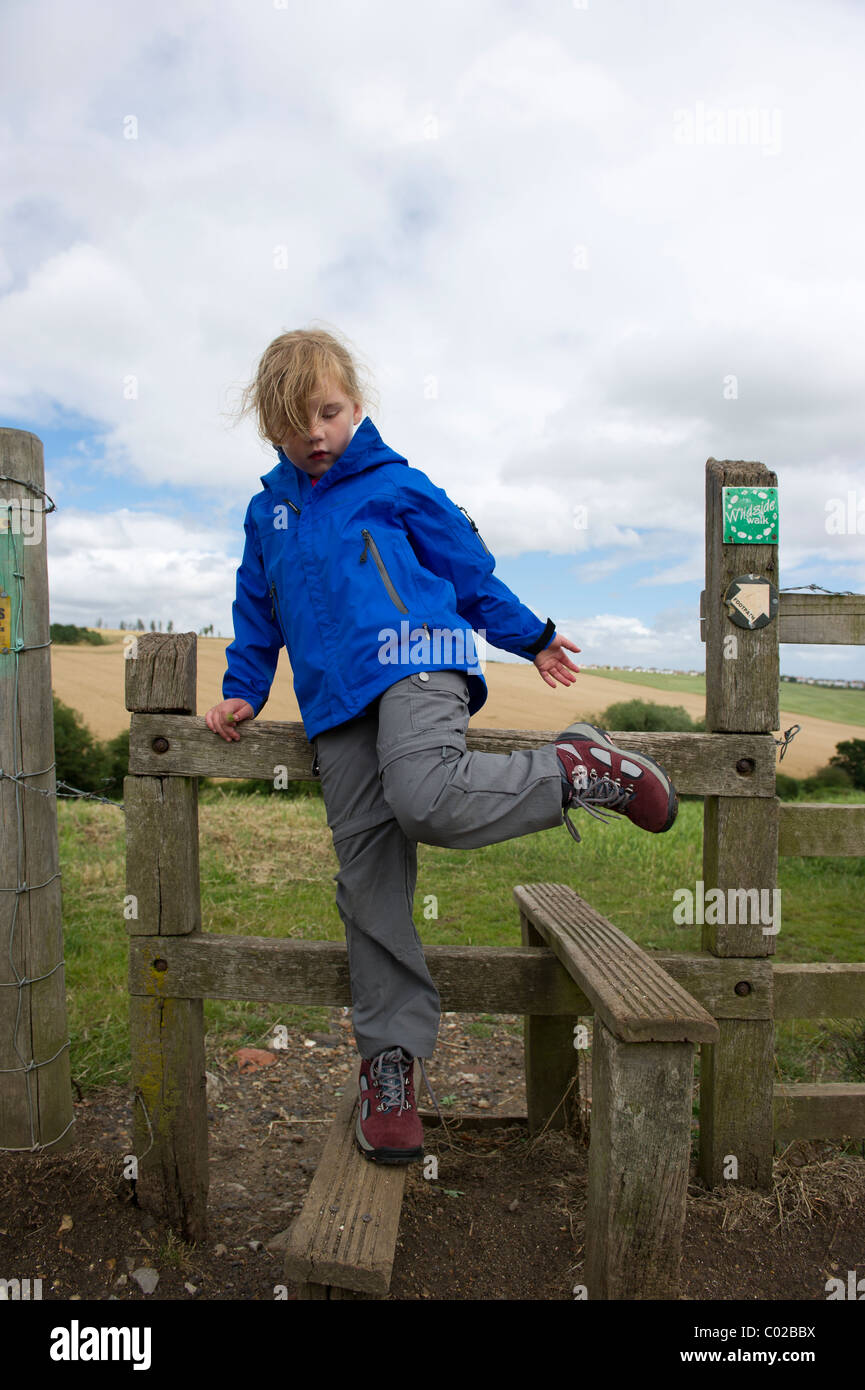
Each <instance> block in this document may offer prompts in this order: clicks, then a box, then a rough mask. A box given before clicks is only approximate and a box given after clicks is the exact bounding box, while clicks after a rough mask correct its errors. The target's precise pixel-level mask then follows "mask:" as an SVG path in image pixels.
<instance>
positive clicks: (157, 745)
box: [151, 738, 168, 753]
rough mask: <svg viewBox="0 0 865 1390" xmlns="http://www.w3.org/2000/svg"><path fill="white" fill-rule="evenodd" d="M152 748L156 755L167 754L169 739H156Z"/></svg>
mask: <svg viewBox="0 0 865 1390" xmlns="http://www.w3.org/2000/svg"><path fill="white" fill-rule="evenodd" d="M151 747H152V749H153V751H154V753H167V752H168V739H167V738H155V739H154V740H153V743H152V744H151Z"/></svg>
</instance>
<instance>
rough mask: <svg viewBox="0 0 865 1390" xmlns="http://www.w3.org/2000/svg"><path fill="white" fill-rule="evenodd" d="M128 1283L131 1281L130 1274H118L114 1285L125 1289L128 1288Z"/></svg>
mask: <svg viewBox="0 0 865 1390" xmlns="http://www.w3.org/2000/svg"><path fill="white" fill-rule="evenodd" d="M128 1283H129V1275H128V1274H118V1276H117V1278H116V1279H115V1280H114V1286H115V1288H118V1289H125V1288H126V1285H127V1284H128Z"/></svg>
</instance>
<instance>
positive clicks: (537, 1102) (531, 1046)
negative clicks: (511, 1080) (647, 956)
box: [520, 912, 583, 1136]
mask: <svg viewBox="0 0 865 1390" xmlns="http://www.w3.org/2000/svg"><path fill="white" fill-rule="evenodd" d="M520 934H521V936H522V942H523V945H524V946H546V944H547V943H546V941H545V940H544V938H543V937H542V936H541V934H540V932H539V931H538V930H537V929H536V928H535V927H534V926H533V925H532V923H531V922H530V921H529V919H528V917H527V916H526V914H525V913H524V912H521V913H520ZM578 1023H579V1018H578V1017H577V1015H576V1014H573V1015H572V1014H551V1015H548V1016H546V1017H544V1016H543V1015H540V1014H524V1016H523V1046H524V1056H525V1068H526V1111H527V1113H528V1120H529V1133H530V1134H538V1133H540V1131H541V1130H542V1129H544V1128H545V1127H546V1128H549V1129H564V1130H567V1131H568V1133H570V1134H573V1135H575V1136H582V1133H583V1124H582V1118H581V1116H582V1112H581V1109H580V1072H579V1055H580V1054H579V1052H578V1051H577V1047H576V1039H575V1037H574V1029H575V1028H576V1026H577V1025H578Z"/></svg>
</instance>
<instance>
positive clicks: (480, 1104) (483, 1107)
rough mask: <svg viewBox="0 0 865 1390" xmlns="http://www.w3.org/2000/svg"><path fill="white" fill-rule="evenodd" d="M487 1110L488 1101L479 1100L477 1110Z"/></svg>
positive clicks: (488, 1106)
mask: <svg viewBox="0 0 865 1390" xmlns="http://www.w3.org/2000/svg"><path fill="white" fill-rule="evenodd" d="M489 1108H490V1103H489V1101H488V1100H479V1101H478V1110H489Z"/></svg>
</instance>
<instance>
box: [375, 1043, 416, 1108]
mask: <svg viewBox="0 0 865 1390" xmlns="http://www.w3.org/2000/svg"><path fill="white" fill-rule="evenodd" d="M410 1066H411V1062H410V1060H409V1058H408V1057H406V1055H405V1053H404V1052H403V1050H402V1048H401V1047H394V1048H392V1049H391V1050H390V1051H389V1052H380V1053H379V1054H378V1056H377V1057H374V1058H373V1060H372V1063H371V1065H370V1069H369V1074H370V1079H371V1080H372V1082H373V1084H374V1085H375V1086H376V1087H378V1090H379V1093H380V1095H381V1103H380V1104H379V1107H378V1108H379V1110H408V1109H409V1101H408V1099H407V1097H406V1093H405V1083H406V1078H407V1075H408V1069H409V1067H410Z"/></svg>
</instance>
